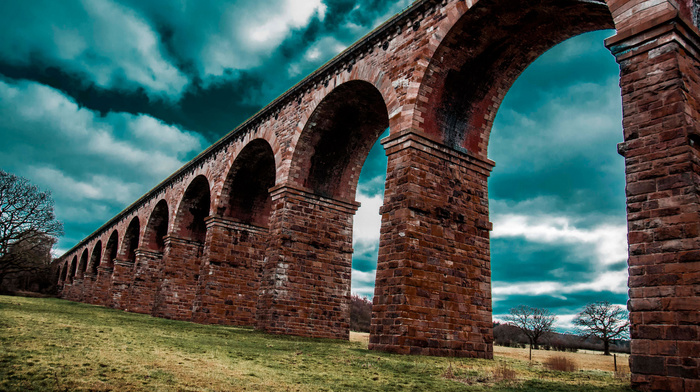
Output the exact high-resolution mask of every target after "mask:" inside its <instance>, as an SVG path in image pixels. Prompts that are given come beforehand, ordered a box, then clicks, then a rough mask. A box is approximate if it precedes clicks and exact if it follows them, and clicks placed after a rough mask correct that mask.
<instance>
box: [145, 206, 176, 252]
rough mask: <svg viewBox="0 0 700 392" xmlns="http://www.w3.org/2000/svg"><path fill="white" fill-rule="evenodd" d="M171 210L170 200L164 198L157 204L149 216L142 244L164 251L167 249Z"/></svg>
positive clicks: (147, 247)
mask: <svg viewBox="0 0 700 392" xmlns="http://www.w3.org/2000/svg"><path fill="white" fill-rule="evenodd" d="M169 216H170V212H169V209H168V202H167V201H166V200H165V199H163V200H160V201H159V202H158V204H156V206H155V207H154V208H153V211H152V212H151V216H150V217H149V218H148V223H147V224H146V228H145V231H144V234H143V240H142V244H141V246H142V247H144V248H146V249H150V250H154V251H157V252H162V251H163V250H164V249H165V240H164V238H165V236H166V235H167V234H168V222H169V220H170V219H169Z"/></svg>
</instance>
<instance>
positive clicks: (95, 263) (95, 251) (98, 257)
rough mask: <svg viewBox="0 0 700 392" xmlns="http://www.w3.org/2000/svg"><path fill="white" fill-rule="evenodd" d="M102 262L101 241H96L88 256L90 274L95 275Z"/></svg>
mask: <svg viewBox="0 0 700 392" xmlns="http://www.w3.org/2000/svg"><path fill="white" fill-rule="evenodd" d="M101 261H102V241H97V243H96V244H95V246H94V247H93V248H92V255H91V256H90V267H89V269H90V273H91V274H93V275H97V267H99V266H100V262H101Z"/></svg>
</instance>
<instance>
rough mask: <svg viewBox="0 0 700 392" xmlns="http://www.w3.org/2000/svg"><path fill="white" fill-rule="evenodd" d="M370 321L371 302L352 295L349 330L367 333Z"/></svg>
mask: <svg viewBox="0 0 700 392" xmlns="http://www.w3.org/2000/svg"><path fill="white" fill-rule="evenodd" d="M371 321H372V301H370V300H368V299H367V298H365V297H360V296H359V295H356V294H353V295H352V297H350V330H351V331H357V332H369V324H370V322H371Z"/></svg>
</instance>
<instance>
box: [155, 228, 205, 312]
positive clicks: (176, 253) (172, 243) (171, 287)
mask: <svg viewBox="0 0 700 392" xmlns="http://www.w3.org/2000/svg"><path fill="white" fill-rule="evenodd" d="M201 256H202V243H201V242H199V241H194V240H186V239H182V238H177V237H173V236H168V237H166V238H165V253H164V255H163V272H162V279H163V280H162V282H161V284H160V287H159V288H158V291H157V293H156V297H155V303H154V308H153V315H154V316H156V317H165V318H169V319H175V320H190V319H191V318H192V305H193V304H194V300H195V291H196V289H197V280H198V279H199V267H200V265H199V264H200V261H201Z"/></svg>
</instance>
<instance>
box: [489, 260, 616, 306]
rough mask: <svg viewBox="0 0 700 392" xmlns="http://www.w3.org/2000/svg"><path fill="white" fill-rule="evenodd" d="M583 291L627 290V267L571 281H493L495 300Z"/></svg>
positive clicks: (563, 296)
mask: <svg viewBox="0 0 700 392" xmlns="http://www.w3.org/2000/svg"><path fill="white" fill-rule="evenodd" d="M582 291H596V292H601V291H610V292H613V293H619V294H622V293H626V292H627V268H625V269H622V270H619V271H612V272H606V273H604V274H600V275H598V276H596V277H595V279H594V280H590V281H585V282H579V283H571V282H559V281H541V282H528V283H512V282H493V290H492V294H493V299H494V302H496V301H499V300H503V299H505V298H506V297H507V296H509V295H516V294H517V295H549V296H552V297H555V298H559V299H564V300H565V299H567V298H566V295H567V294H573V293H578V292H582Z"/></svg>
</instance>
